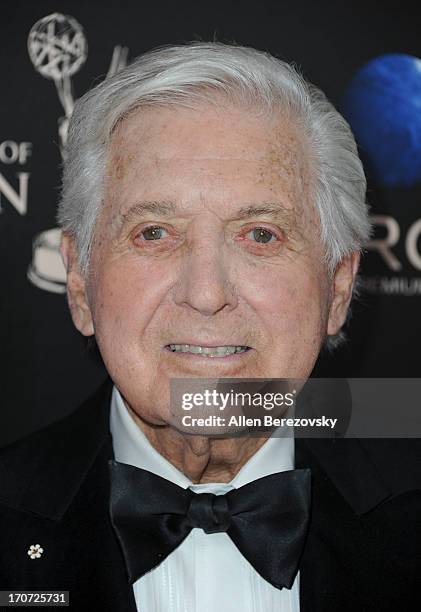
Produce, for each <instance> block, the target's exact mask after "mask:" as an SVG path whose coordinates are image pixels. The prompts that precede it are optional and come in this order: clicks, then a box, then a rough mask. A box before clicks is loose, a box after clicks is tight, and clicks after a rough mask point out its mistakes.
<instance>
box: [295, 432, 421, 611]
mask: <svg viewBox="0 0 421 612" xmlns="http://www.w3.org/2000/svg"><path fill="white" fill-rule="evenodd" d="M295 458H296V467H297V468H303V467H310V468H311V471H312V511H311V519H310V526H309V531H308V537H307V541H306V544H305V548H304V551H303V556H302V559H301V563H300V610H301V612H319V611H330V610H341V611H342V612H344V611H346V610H350V611H351V610H352V611H353V612H354V611H355V610H362V609H368V608H367V605H368V604H367V602H369V605H370V606H372V608H371V607H370V608H369V609H373V610H374V609H383V610H386V609H387V610H389V609H392V607H389V606H391V602H392V600H393V599H392V598H393V597H396V598H397V600H399V601H401V603H403V605H404V607H405V603H404V602H406V601H407V599H406V598H409V601H410V599H411V589H410V586H409V585H410V582H409V581H408V576H410V575H411V574H413V558H414V557H415V556H416V554H417V553H416V552H415V551H416V550H417V547H418V546H419V544H418V543H417V536H416V531H417V529H418V528H417V525H419V521H418V518H417V517H418V512H419V508H420V505H421V497H420V495H419V493H418V492H417V493H415V496H414V497H413V498H410V497H408V491H412V495H414V491H415V490H416V489H418V490H419V489H420V488H421V469H420V468H421V453H420V444H419V441H413V443H412V444H411V441H408V440H358V439H297V440H296V441H295ZM402 493H406V495H402ZM408 499H409V500H410V502H409V503H410V505H408ZM385 502H388V503H385ZM404 515H405V516H406V523H407V524H406V525H405V527H404V528H403V527H402V516H404ZM411 533H412V534H413V537H411ZM412 549H413V550H414V552H412ZM392 550H393V551H394V555H395V559H394V560H392V556H391V555H392V553H391V551H392ZM411 559H412V560H411ZM398 568H399V571H398ZM386 576H389V579H387V578H386ZM408 605H410V604H409V603H408ZM376 606H377V608H376ZM393 609H394V608H393ZM408 609H409V608H408Z"/></svg>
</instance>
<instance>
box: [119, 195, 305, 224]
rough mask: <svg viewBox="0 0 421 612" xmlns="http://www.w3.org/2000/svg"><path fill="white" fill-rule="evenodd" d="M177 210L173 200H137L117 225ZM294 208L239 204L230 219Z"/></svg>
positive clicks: (279, 215) (289, 211) (280, 213)
mask: <svg viewBox="0 0 421 612" xmlns="http://www.w3.org/2000/svg"><path fill="white" fill-rule="evenodd" d="M178 211H179V208H178V207H177V206H176V204H175V203H174V202H165V201H164V202H155V201H152V202H137V203H136V204H133V206H131V207H130V208H129V209H128V210H127V211H126V212H125V213H123V214H121V215H120V217H119V223H118V224H119V226H120V227H122V226H124V225H126V224H127V223H130V222H131V221H133V220H134V219H137V218H139V217H143V216H144V215H146V214H154V215H157V216H159V217H169V216H171V215H175V214H176V213H177V212H178ZM294 212H295V211H294V210H292V209H291V208H286V207H285V206H283V205H282V204H280V203H279V204H277V203H263V204H260V205H258V206H257V205H253V204H251V205H248V206H241V207H240V208H239V209H238V210H237V211H235V213H234V215H233V217H232V219H231V220H246V219H250V218H253V217H263V216H266V217H271V218H273V219H279V218H283V219H284V218H285V217H291V215H293V214H294Z"/></svg>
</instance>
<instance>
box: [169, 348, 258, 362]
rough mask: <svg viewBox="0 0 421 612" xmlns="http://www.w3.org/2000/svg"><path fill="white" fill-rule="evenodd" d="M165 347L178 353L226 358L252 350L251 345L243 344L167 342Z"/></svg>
mask: <svg viewBox="0 0 421 612" xmlns="http://www.w3.org/2000/svg"><path fill="white" fill-rule="evenodd" d="M165 349H166V350H167V351H169V352H171V353H175V354H177V355H186V356H187V355H188V356H192V355H193V356H199V357H208V358H212V359H215V358H222V359H224V358H225V359H226V358H227V357H231V356H233V355H241V354H243V353H247V352H248V351H250V350H251V347H250V346H243V345H220V346H203V345H200V344H167V345H166V347H165Z"/></svg>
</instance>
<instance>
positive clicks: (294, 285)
mask: <svg viewBox="0 0 421 612" xmlns="http://www.w3.org/2000/svg"><path fill="white" fill-rule="evenodd" d="M259 276H260V279H261V280H260V281H258V283H256V282H254V283H253V285H250V286H249V287H248V295H249V299H248V301H249V303H250V304H251V305H252V306H253V308H254V309H255V311H256V312H257V314H258V315H259V318H260V320H261V321H262V322H263V324H264V326H265V328H266V331H267V332H268V333H269V338H270V339H271V340H273V342H274V344H276V345H278V347H279V350H280V351H281V350H282V351H284V350H285V347H290V348H291V350H296V348H297V346H298V345H302V344H305V343H307V344H308V343H309V342H317V340H318V339H319V338H320V337H321V336H323V333H324V332H323V330H324V328H325V326H326V321H327V312H328V308H327V301H326V295H325V290H324V288H323V287H324V284H323V282H322V279H321V278H320V275H318V274H315V273H309V272H308V271H303V270H299V271H298V270H297V271H296V272H295V273H294V274H291V272H290V271H288V272H286V271H284V272H283V271H280V270H274V271H273V273H271V272H270V271H267V272H266V273H265V274H264V275H263V274H262V275H259ZM321 287H322V288H321Z"/></svg>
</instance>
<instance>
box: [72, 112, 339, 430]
mask: <svg viewBox="0 0 421 612" xmlns="http://www.w3.org/2000/svg"><path fill="white" fill-rule="evenodd" d="M310 176H311V168H310V167H309V164H308V155H307V154H306V149H305V142H304V141H303V139H302V138H301V137H300V134H299V132H298V129H297V128H296V127H294V125H293V124H291V123H288V122H287V121H286V120H284V119H283V118H282V117H281V116H277V117H274V118H272V119H269V118H267V119H262V118H257V117H255V116H253V115H251V114H249V113H248V112H245V111H241V110H238V109H237V110H235V109H224V110H223V111H219V112H218V111H216V110H215V109H213V108H211V107H202V108H200V109H198V110H188V109H165V108H154V109H148V110H142V111H140V112H135V113H133V114H132V115H131V116H129V118H127V119H126V120H125V121H123V122H122V123H120V124H119V126H118V128H117V129H116V131H115V132H114V134H113V138H112V142H111V147H110V151H109V161H108V168H107V175H106V188H105V197H104V202H103V207H102V210H101V213H100V216H99V219H98V223H97V227H96V233H95V240H94V245H93V251H92V258H91V274H90V276H89V282H88V283H87V284H86V285H85V283H84V281H83V280H82V279H81V278H80V277H79V276H78V273H77V271H74V267H73V268H72V272H71V273H70V275H69V283H68V291H69V302H70V305H71V308H72V314H73V318H74V321H75V324H76V326H77V327H78V328H79V330H80V331H81V332H82V333H84V334H85V335H90V334H92V333H95V337H96V341H97V343H98V346H99V348H100V351H101V354H102V357H103V360H104V363H105V365H106V367H107V370H108V372H109V373H110V375H111V378H112V379H113V380H114V382H115V384H116V385H117V387H118V388H119V390H120V391H121V393H122V395H123V397H124V398H125V399H126V401H127V402H128V404H129V405H130V406H131V408H132V409H133V410H134V411H135V412H136V413H137V414H138V415H140V416H142V417H143V418H144V419H145V420H146V421H147V422H149V423H152V424H163V423H166V422H167V421H168V412H169V406H168V399H169V381H170V379H171V378H179V377H208V378H218V377H223V378H231V377H232V378H236V377H246V378H276V377H291V378H306V377H307V376H308V375H309V373H310V372H311V370H312V368H313V365H314V363H315V360H316V358H317V355H318V353H319V349H320V346H321V343H322V342H323V340H324V338H325V335H326V333H327V332H328V333H335V332H336V331H337V330H338V328H339V326H340V323H341V322H342V321H343V316H345V314H344V313H345V311H346V308H345V310H344V312H343V313H342V311H341V312H340V313H339V315H338V312H337V309H335V310H334V309H333V308H332V304H333V301H334V297H335V289H334V283H332V281H331V280H329V278H328V274H327V271H326V266H325V264H324V262H323V247H322V245H321V243H320V240H319V237H318V221H317V217H316V213H315V211H314V209H313V194H312V190H311V184H310V183H311V180H310ZM69 245H70V241H69V240H68V239H67V238H65V240H64V246H63V253H64V257H65V260H66V258H67V265H68V269H69V261H70V259H71V258H72V254H71V252H72V251H71V248H70V246H69ZM348 289H349V287H348ZM347 299H348V298H347ZM345 301H346V300H345ZM182 345H189V346H187V350H188V352H179V351H178V349H179V348H182ZM199 347H206V348H211V349H212V348H213V349H216V348H217V347H219V349H220V350H219V352H222V351H223V350H224V347H225V348H226V347H242V348H241V349H240V352H237V353H235V354H225V355H222V354H220V355H217V356H213V354H212V355H205V354H203V349H202V354H200V353H199V352H198V351H200V350H201V349H200V348H199ZM174 348H176V349H177V350H175V351H174ZM244 348H245V350H243V349H244ZM228 350H230V349H228ZM205 352H206V351H205Z"/></svg>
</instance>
